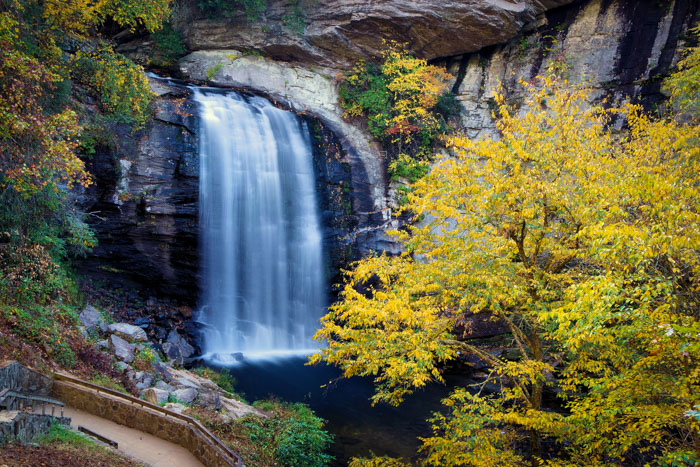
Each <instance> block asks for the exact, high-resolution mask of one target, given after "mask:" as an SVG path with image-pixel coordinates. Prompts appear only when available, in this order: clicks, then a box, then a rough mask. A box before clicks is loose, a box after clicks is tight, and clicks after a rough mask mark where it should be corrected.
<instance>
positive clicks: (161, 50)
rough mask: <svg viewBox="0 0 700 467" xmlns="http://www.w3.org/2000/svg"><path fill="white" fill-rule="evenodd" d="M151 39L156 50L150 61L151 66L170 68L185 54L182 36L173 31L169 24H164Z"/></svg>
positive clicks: (185, 49) (185, 48)
mask: <svg viewBox="0 0 700 467" xmlns="http://www.w3.org/2000/svg"><path fill="white" fill-rule="evenodd" d="M151 37H152V38H153V45H154V48H155V50H156V56H155V57H153V58H152V59H151V64H152V65H156V66H170V65H172V64H174V63H175V62H176V61H177V60H178V59H179V58H180V57H182V56H184V55H185V54H186V53H187V47H186V46H185V42H184V40H183V39H182V34H180V32H179V31H176V30H174V29H173V27H172V25H171V24H170V23H164V24H163V27H162V28H161V29H159V30H158V31H156V32H154V33H153V34H151Z"/></svg>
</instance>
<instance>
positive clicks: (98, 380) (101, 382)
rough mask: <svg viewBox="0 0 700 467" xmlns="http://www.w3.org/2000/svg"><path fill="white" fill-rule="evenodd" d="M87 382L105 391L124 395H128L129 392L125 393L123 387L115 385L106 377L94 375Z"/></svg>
mask: <svg viewBox="0 0 700 467" xmlns="http://www.w3.org/2000/svg"><path fill="white" fill-rule="evenodd" d="M88 382H90V383H92V384H97V385H98V386H102V387H104V388H107V389H113V390H115V391H119V392H122V393H124V394H130V393H129V391H127V390H126V388H125V387H124V386H123V385H121V384H119V383H117V382H116V381H113V380H112V379H110V378H109V377H108V376H107V375H100V374H98V375H95V376H93V377H92V378H90V379H89V380H88Z"/></svg>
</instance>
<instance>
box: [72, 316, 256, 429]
mask: <svg viewBox="0 0 700 467" xmlns="http://www.w3.org/2000/svg"><path fill="white" fill-rule="evenodd" d="M86 310H87V312H86V313H85V315H86V320H85V322H84V323H83V324H84V326H85V328H86V330H87V329H88V328H89V332H91V333H97V334H98V335H100V337H101V338H103V339H100V340H98V341H97V342H96V343H95V344H94V347H95V349H96V350H97V351H102V352H108V353H109V355H111V357H112V359H113V360H114V364H113V366H114V368H115V369H116V370H117V371H118V372H120V373H121V374H122V375H123V376H125V377H126V379H127V380H128V381H130V383H131V384H132V385H133V387H135V388H136V390H137V391H138V393H139V395H140V396H141V397H142V398H144V399H145V400H147V401H149V402H152V403H154V404H159V405H168V406H169V408H170V409H171V410H174V411H178V412H182V411H184V410H186V409H187V407H189V406H196V407H199V408H201V409H204V410H206V411H212V412H217V413H219V414H221V415H223V416H225V417H228V418H238V417H243V416H246V415H257V416H262V417H266V416H267V415H266V414H265V413H263V412H262V411H260V410H258V409H255V408H254V407H252V406H249V405H248V404H245V403H243V402H241V401H238V400H236V399H235V398H234V397H233V395H232V394H230V393H228V392H227V391H225V390H223V389H222V388H220V387H219V386H217V385H216V384H215V383H214V382H212V381H211V380H209V379H207V378H205V377H203V376H200V375H198V374H196V373H193V372H191V371H188V370H185V369H181V368H175V366H176V365H181V364H182V363H183V361H184V360H185V359H187V358H189V357H190V356H192V355H193V354H194V352H195V349H194V348H193V347H192V346H190V345H189V344H188V342H187V341H186V340H185V339H184V338H183V337H182V336H181V335H180V334H179V333H178V332H177V331H176V330H171V331H170V333H169V334H168V337H167V340H166V342H164V343H163V344H162V345H161V346H160V347H161V349H162V350H163V354H164V357H165V358H166V359H167V361H162V359H161V356H160V352H159V350H158V348H157V346H156V345H154V344H152V343H150V342H149V341H148V338H147V335H146V333H145V332H144V330H143V329H142V328H141V327H139V326H134V325H131V324H128V323H112V324H110V325H109V326H104V325H103V326H100V323H102V322H101V321H99V320H98V319H97V318H96V315H95V313H97V315H99V316H100V318H101V313H100V312H99V311H98V310H97V309H96V308H94V307H93V306H88V307H86ZM81 316H82V314H81ZM81 322H82V320H81Z"/></svg>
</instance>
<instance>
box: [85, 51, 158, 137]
mask: <svg viewBox="0 0 700 467" xmlns="http://www.w3.org/2000/svg"><path fill="white" fill-rule="evenodd" d="M74 64H75V74H76V77H77V78H78V79H79V80H80V81H82V82H84V83H86V84H88V85H89V86H90V87H91V88H92V89H93V90H94V91H95V92H96V93H97V95H98V96H99V97H100V103H101V104H102V107H103V109H104V110H105V111H106V112H107V113H108V114H109V115H110V116H111V117H112V118H113V119H114V120H115V121H117V122H122V123H131V124H133V125H134V127H135V128H140V127H143V126H144V125H145V124H146V122H147V121H148V120H149V118H150V117H151V110H152V108H151V104H152V101H153V93H152V92H151V90H150V88H149V86H148V78H147V77H146V75H145V74H144V71H143V68H142V67H141V66H139V65H136V64H135V63H134V62H132V61H131V60H129V59H128V58H126V57H124V56H123V55H121V54H117V53H115V52H114V51H113V50H112V48H111V46H108V45H105V44H103V45H102V46H101V47H99V48H97V50H95V51H91V52H83V51H79V52H78V53H77V54H76V56H75V59H74Z"/></svg>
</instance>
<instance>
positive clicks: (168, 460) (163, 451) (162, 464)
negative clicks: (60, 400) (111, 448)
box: [65, 407, 203, 467]
mask: <svg viewBox="0 0 700 467" xmlns="http://www.w3.org/2000/svg"><path fill="white" fill-rule="evenodd" d="M65 416H66V417H70V418H71V426H72V427H73V428H77V427H78V425H82V426H84V427H85V428H87V429H89V430H92V431H94V432H95V433H98V434H100V435H102V436H105V437H107V438H109V439H111V440H112V441H116V442H117V443H119V451H121V452H123V453H125V454H127V455H129V456H131V457H133V458H135V459H138V460H140V461H142V462H145V463H147V464H149V465H151V466H152V467H203V464H202V463H201V462H199V461H198V460H197V458H195V457H194V455H192V453H191V452H189V451H188V450H187V449H185V448H183V447H182V446H179V445H177V444H174V443H171V442H169V441H165V440H163V439H160V438H157V437H155V436H153V435H149V434H148V433H144V432H142V431H138V430H134V429H132V428H128V427H126V426H124V425H119V424H117V423H114V422H111V421H109V420H105V419H104V418H100V417H97V416H95V415H92V414H89V413H87V412H83V411H82V410H78V409H75V408H73V407H66V410H65Z"/></svg>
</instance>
